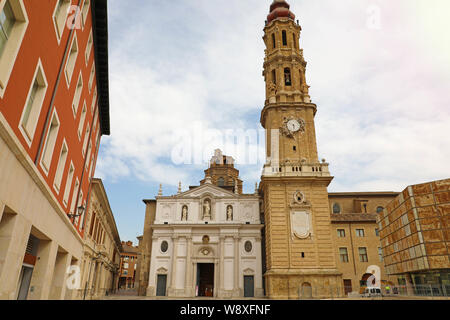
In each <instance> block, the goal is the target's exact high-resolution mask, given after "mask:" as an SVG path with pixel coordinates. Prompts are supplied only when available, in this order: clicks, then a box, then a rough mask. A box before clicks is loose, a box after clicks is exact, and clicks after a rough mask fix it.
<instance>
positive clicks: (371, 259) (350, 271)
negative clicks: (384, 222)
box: [331, 222, 397, 292]
mask: <svg viewBox="0 0 450 320" xmlns="http://www.w3.org/2000/svg"><path fill="white" fill-rule="evenodd" d="M331 227H332V233H331V234H332V235H333V243H334V245H335V251H334V255H335V257H336V262H337V267H338V269H339V271H340V272H342V279H343V281H344V280H351V285H352V291H353V292H360V280H362V278H363V276H364V274H366V273H372V271H373V270H372V269H370V268H369V267H370V266H372V265H376V266H378V267H379V268H380V271H381V278H380V279H379V280H380V281H382V283H384V282H388V281H390V282H392V283H397V280H396V277H390V276H388V275H387V274H386V272H385V269H384V262H383V260H382V259H380V256H379V254H378V252H379V251H378V250H379V248H381V243H380V238H379V236H377V235H376V232H375V229H377V228H378V225H377V224H376V223H375V222H359V223H358V222H339V223H337V222H334V223H333V224H332V226H331ZM339 229H340V230H344V232H345V237H338V230H339ZM356 229H363V230H364V237H358V236H357V235H356ZM340 248H346V249H347V252H348V262H342V261H341V258H340V254H339V249H340ZM359 248H366V250H367V258H368V261H367V262H362V261H361V260H360V257H359Z"/></svg>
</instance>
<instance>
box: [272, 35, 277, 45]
mask: <svg viewBox="0 0 450 320" xmlns="http://www.w3.org/2000/svg"><path fill="white" fill-rule="evenodd" d="M272 45H273V48H274V49H275V48H276V47H277V44H276V42H275V34H274V33H272Z"/></svg>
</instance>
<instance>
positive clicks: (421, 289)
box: [290, 284, 450, 300]
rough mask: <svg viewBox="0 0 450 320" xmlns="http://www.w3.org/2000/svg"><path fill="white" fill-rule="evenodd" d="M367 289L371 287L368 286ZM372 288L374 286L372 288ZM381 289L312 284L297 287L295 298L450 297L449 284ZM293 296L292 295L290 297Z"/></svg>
mask: <svg viewBox="0 0 450 320" xmlns="http://www.w3.org/2000/svg"><path fill="white" fill-rule="evenodd" d="M368 289H371V288H370V287H368ZM372 289H374V288H372ZM379 289H381V290H376V291H373V290H372V292H371V290H368V291H367V290H366V287H359V286H358V287H357V288H353V290H352V291H351V292H349V291H350V290H351V289H350V288H346V287H344V286H312V287H300V288H298V289H297V298H298V299H301V300H308V299H313V300H316V299H342V298H344V299H345V298H387V299H390V298H399V299H402V297H416V298H421V297H435V298H439V297H443V298H445V297H450V284H447V285H438V284H437V285H410V286H406V285H395V286H385V285H383V286H381V287H379ZM290 298H294V297H290Z"/></svg>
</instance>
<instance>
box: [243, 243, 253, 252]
mask: <svg viewBox="0 0 450 320" xmlns="http://www.w3.org/2000/svg"><path fill="white" fill-rule="evenodd" d="M244 249H245V252H247V253H250V252H252V250H253V244H252V242H251V241H245V244H244Z"/></svg>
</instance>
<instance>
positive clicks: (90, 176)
mask: <svg viewBox="0 0 450 320" xmlns="http://www.w3.org/2000/svg"><path fill="white" fill-rule="evenodd" d="M94 158H95V155H94V154H93V155H92V158H91V163H90V170H89V178H92V176H93V174H94V161H95V159H94Z"/></svg>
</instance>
